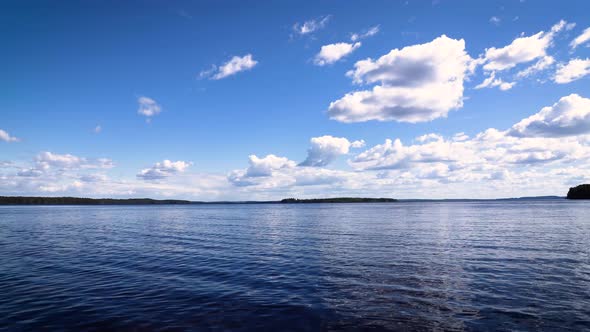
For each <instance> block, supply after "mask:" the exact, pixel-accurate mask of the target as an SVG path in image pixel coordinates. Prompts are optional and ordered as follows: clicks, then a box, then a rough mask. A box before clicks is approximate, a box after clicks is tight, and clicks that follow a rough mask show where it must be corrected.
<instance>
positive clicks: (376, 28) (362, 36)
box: [350, 25, 379, 42]
mask: <svg viewBox="0 0 590 332" xmlns="http://www.w3.org/2000/svg"><path fill="white" fill-rule="evenodd" d="M378 33H379V26H378V25H376V26H374V27H370V28H369V29H367V31H365V32H362V33H353V34H352V35H350V40H351V41H353V42H356V41H359V40H361V39H365V38H368V37H372V36H374V35H376V34H378Z"/></svg>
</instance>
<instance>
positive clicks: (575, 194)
mask: <svg viewBox="0 0 590 332" xmlns="http://www.w3.org/2000/svg"><path fill="white" fill-rule="evenodd" d="M567 199H590V184H581V185H579V186H576V187H572V188H570V190H569V191H568V192H567Z"/></svg>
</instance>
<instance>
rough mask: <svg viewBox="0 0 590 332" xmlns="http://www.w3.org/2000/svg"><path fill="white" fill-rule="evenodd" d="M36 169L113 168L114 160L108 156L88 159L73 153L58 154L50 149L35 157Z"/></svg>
mask: <svg viewBox="0 0 590 332" xmlns="http://www.w3.org/2000/svg"><path fill="white" fill-rule="evenodd" d="M35 163H36V169H38V170H47V169H50V168H60V169H78V168H112V167H114V164H113V161H112V160H111V159H108V158H97V159H88V158H83V157H78V156H74V155H71V154H58V153H52V152H49V151H44V152H41V153H39V154H38V155H37V156H36V157H35Z"/></svg>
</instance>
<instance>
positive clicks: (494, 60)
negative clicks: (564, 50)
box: [482, 20, 573, 71]
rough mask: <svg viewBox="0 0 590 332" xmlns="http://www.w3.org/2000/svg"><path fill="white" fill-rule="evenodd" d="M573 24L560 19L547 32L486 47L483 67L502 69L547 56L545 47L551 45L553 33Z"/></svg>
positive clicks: (495, 69) (492, 69) (489, 69)
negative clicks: (497, 45) (499, 45)
mask: <svg viewBox="0 0 590 332" xmlns="http://www.w3.org/2000/svg"><path fill="white" fill-rule="evenodd" d="M572 27H573V26H572V25H571V24H568V23H567V22H566V21H564V20H561V21H560V22H558V23H557V24H555V25H554V26H553V27H551V29H550V30H549V31H547V32H545V31H540V32H538V33H536V34H534V35H532V36H526V37H519V38H516V39H514V40H513V41H512V43H510V44H509V45H507V46H504V47H501V48H496V47H491V48H488V49H486V51H485V54H484V57H483V60H482V61H483V63H484V65H483V68H484V69H485V70H487V71H502V70H507V69H510V68H513V67H515V66H516V65H518V64H521V63H527V62H530V61H533V60H536V59H539V58H542V57H545V56H547V49H548V48H549V47H550V46H552V44H553V39H554V38H555V35H556V34H557V33H559V32H560V31H562V30H564V29H566V30H567V29H571V28H572Z"/></svg>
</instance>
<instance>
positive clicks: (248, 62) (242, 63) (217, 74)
mask: <svg viewBox="0 0 590 332" xmlns="http://www.w3.org/2000/svg"><path fill="white" fill-rule="evenodd" d="M257 64H258V61H256V60H254V59H253V58H252V54H246V55H244V56H233V57H232V58H231V59H230V60H229V61H227V62H226V63H224V64H222V65H221V66H219V68H217V67H214V68H215V70H213V71H211V70H208V71H205V72H202V73H201V75H213V76H211V78H212V79H214V80H220V79H222V78H226V77H228V76H232V75H235V74H237V73H239V72H242V71H247V70H250V69H252V68H254V66H256V65H257ZM203 73H205V74H203Z"/></svg>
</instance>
